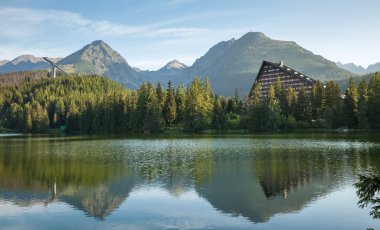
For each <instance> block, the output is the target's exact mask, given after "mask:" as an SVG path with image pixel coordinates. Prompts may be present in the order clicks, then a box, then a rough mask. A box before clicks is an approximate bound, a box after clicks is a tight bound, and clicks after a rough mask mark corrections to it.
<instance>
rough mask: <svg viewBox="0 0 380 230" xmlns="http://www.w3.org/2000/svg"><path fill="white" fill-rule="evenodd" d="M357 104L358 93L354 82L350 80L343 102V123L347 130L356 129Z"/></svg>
mask: <svg viewBox="0 0 380 230" xmlns="http://www.w3.org/2000/svg"><path fill="white" fill-rule="evenodd" d="M358 102H359V96H358V91H357V88H356V85H355V82H354V80H353V79H352V78H350V85H349V87H348V88H347V89H346V93H345V97H344V100H343V107H344V121H345V124H346V125H347V126H348V127H349V128H356V127H357V123H358V120H357V113H358Z"/></svg>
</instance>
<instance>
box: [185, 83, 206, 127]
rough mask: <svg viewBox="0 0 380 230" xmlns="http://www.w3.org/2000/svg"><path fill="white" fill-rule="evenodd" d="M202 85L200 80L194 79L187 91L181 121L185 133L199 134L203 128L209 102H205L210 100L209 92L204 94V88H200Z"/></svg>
mask: <svg viewBox="0 0 380 230" xmlns="http://www.w3.org/2000/svg"><path fill="white" fill-rule="evenodd" d="M202 85H203V84H202V82H201V80H200V79H199V78H198V77H196V78H194V80H193V81H192V83H191V85H190V87H189V89H188V90H187V95H186V108H185V114H184V121H183V127H184V130H185V131H190V132H199V131H201V130H202V129H204V128H205V124H206V119H207V116H208V113H209V109H210V106H209V102H208V101H206V100H210V99H211V95H210V94H209V93H210V91H209V92H208V93H205V90H204V89H205V87H203V88H202ZM206 92H207V91H206ZM207 95H208V96H207ZM209 96H210V97H209ZM206 98H207V99H206Z"/></svg>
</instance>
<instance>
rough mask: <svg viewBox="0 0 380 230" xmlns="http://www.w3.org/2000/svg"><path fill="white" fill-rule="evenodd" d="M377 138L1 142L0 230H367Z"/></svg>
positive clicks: (379, 164)
mask: <svg viewBox="0 0 380 230" xmlns="http://www.w3.org/2000/svg"><path fill="white" fill-rule="evenodd" d="M379 170H380V136H379V135H375V134H364V135H363V134H345V135H340V134H275V135H269V134H263V135H177V136H170V135H159V136H151V137H147V136H30V135H5V134H2V135H1V136H0V228H5V229H15V228H17V229H87V228H90V229H366V228H370V227H371V228H374V229H376V228H380V223H379V222H380V221H378V220H374V219H372V217H371V216H370V215H369V212H370V208H369V207H368V208H364V209H361V208H358V206H357V202H358V197H357V196H356V189H355V187H354V186H353V183H355V182H356V181H357V174H359V173H368V172H378V171H379Z"/></svg>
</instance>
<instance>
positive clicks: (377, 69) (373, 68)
mask: <svg viewBox="0 0 380 230" xmlns="http://www.w3.org/2000/svg"><path fill="white" fill-rule="evenodd" d="M367 72H368V73H374V72H380V62H378V63H375V64H372V65H369V66H368V67H367Z"/></svg>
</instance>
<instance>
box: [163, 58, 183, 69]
mask: <svg viewBox="0 0 380 230" xmlns="http://www.w3.org/2000/svg"><path fill="white" fill-rule="evenodd" d="M186 67H187V66H186V65H185V64H183V63H182V62H180V61H178V60H177V59H174V60H172V61H170V62H168V63H167V64H166V65H165V66H164V67H163V69H183V68H186Z"/></svg>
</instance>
